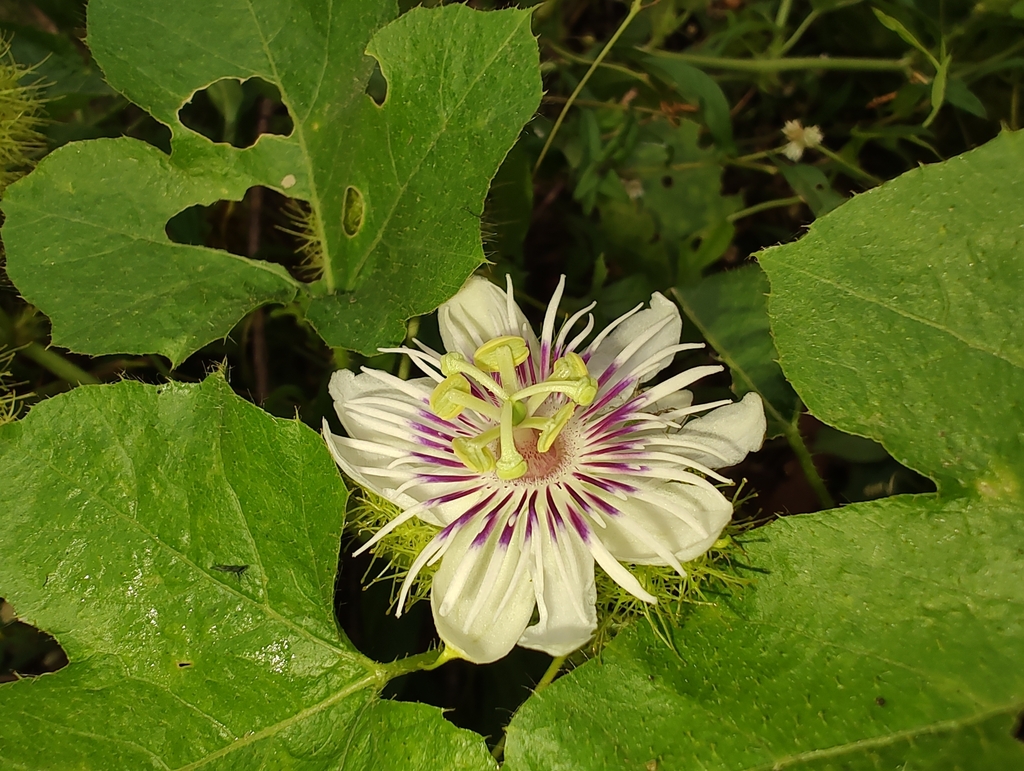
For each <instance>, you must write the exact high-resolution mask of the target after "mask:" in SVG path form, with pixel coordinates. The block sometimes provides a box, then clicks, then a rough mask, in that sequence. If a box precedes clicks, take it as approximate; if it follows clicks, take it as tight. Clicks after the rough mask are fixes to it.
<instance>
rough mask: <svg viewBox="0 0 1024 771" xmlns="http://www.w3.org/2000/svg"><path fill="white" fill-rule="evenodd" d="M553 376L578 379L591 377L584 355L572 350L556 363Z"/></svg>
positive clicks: (558, 378)
mask: <svg viewBox="0 0 1024 771" xmlns="http://www.w3.org/2000/svg"><path fill="white" fill-rule="evenodd" d="M551 376H552V377H553V378H554V379H555V380H578V379H579V378H581V377H590V371H589V370H588V369H587V363H586V362H585V361H583V357H582V356H580V355H579V354H576V353H572V352H571V351H570V352H569V353H567V354H565V356H563V357H562V358H561V359H559V360H558V361H556V362H555V363H554V365H553V366H552V368H551Z"/></svg>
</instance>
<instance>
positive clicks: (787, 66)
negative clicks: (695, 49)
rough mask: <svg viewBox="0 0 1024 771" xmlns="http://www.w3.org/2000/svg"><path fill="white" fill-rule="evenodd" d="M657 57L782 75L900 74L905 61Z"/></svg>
mask: <svg viewBox="0 0 1024 771" xmlns="http://www.w3.org/2000/svg"><path fill="white" fill-rule="evenodd" d="M658 57H659V58H665V59H677V60H679V61H683V62H687V63H689V64H693V65H695V66H698V67H708V68H711V69H720V70H736V71H740V72H784V71H786V70H850V71H865V72H902V71H903V70H906V69H907V67H908V66H909V62H908V60H906V59H861V58H850V57H834V58H833V57H829V56H794V57H790V58H786V57H782V58H778V59H729V58H722V57H718V56H706V55H704V54H688V53H677V52H675V51H662V52H659V53H658Z"/></svg>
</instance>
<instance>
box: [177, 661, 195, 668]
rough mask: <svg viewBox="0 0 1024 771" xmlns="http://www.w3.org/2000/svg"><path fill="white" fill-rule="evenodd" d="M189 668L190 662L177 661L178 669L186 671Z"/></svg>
mask: <svg viewBox="0 0 1024 771" xmlns="http://www.w3.org/2000/svg"><path fill="white" fill-rule="evenodd" d="M190 666H192V662H191V661H179V662H178V669H188V668H189V667H190Z"/></svg>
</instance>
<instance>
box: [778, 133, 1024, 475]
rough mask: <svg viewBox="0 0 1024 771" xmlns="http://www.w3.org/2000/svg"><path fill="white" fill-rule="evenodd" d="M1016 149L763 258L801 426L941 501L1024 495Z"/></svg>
mask: <svg viewBox="0 0 1024 771" xmlns="http://www.w3.org/2000/svg"><path fill="white" fill-rule="evenodd" d="M1021 168H1024V134H1022V133H1014V134H1011V133H1006V134H1003V135H1002V136H1000V137H998V138H997V139H995V140H993V141H992V142H990V143H988V144H987V145H985V146H984V147H982V148H980V149H978V150H975V151H973V152H970V153H967V154H966V155H963V156H960V157H958V158H953V159H952V160H950V161H947V162H946V163H939V164H934V165H932V166H924V167H921V168H919V169H915V170H914V171H911V172H908V173H906V174H904V175H903V176H902V177H900V178H899V179H897V180H894V181H893V182H891V183H889V184H887V185H883V186H882V187H879V188H876V189H874V190H871V191H869V192H867V193H864V194H862V195H859V196H856V197H855V198H853V199H852V200H850V201H848V202H847V203H845V204H843V206H842V207H841V208H840V209H838V210H837V211H835V212H833V213H832V214H831V215H829V216H827V217H824V218H822V219H820V220H818V221H816V222H815V223H814V224H813V225H812V226H811V228H810V232H809V233H808V234H807V236H806V237H805V238H803V239H802V240H800V241H798V242H797V243H795V244H789V245H786V246H782V247H776V248H775V249H769V250H768V251H766V252H765V253H764V254H763V255H762V256H761V264H762V265H763V266H764V269H765V271H766V272H767V273H768V277H769V278H770V279H771V287H772V294H771V302H770V312H771V315H772V328H773V331H774V333H775V339H776V344H777V346H778V349H779V359H780V362H781V364H782V367H783V369H784V370H785V371H786V375H787V376H788V377H789V379H790V381H791V382H792V383H793V385H794V386H795V387H796V390H797V392H798V393H800V395H801V396H803V398H804V402H805V403H806V404H807V406H808V407H809V408H810V409H811V411H812V412H813V413H814V414H815V415H817V416H818V417H820V418H822V419H823V420H825V421H827V422H828V423H831V424H832V425H835V426H837V427H839V428H841V429H843V430H845V431H849V432H850V433H854V434H860V435H863V436H869V437H871V438H873V439H877V440H878V441H880V442H881V443H882V444H883V445H884V446H885V447H886V449H887V450H889V452H890V453H892V455H893V456H894V457H895V458H896V459H897V460H899V461H900V462H901V463H904V464H905V465H907V466H910V467H911V468H914V469H916V470H918V471H920V472H922V473H924V474H927V475H928V476H931V477H932V478H934V479H935V480H936V482H938V484H939V488H940V490H946V489H947V488H948V491H949V492H954V491H955V489H956V488H957V487H959V486H960V485H969V486H971V487H975V488H978V489H981V490H982V491H983V492H984V491H985V490H990V491H994V492H996V493H998V494H1003V493H1010V492H1012V493H1014V494H1018V493H1019V492H1020V490H1021V482H1022V480H1024V432H1021V430H1020V427H1021V426H1022V425H1024V396H1022V394H1024V337H1022V336H1021V335H1020V330H1021V329H1024V303H1022V302H1021V297H1022V295H1024V259H1022V258H1024V229H1022V227H1021V225H1022V223H1024V176H1022V175H1021V174H1020V173H1019V171H1020V169H1021Z"/></svg>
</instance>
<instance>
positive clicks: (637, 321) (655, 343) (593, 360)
mask: <svg viewBox="0 0 1024 771" xmlns="http://www.w3.org/2000/svg"><path fill="white" fill-rule="evenodd" d="M665 319H669V321H668V323H667V324H665V326H664V327H663V328H662V329H661V331H659V332H658V334H656V335H655V336H654V337H653V338H651V339H650V340H648V341H647V342H646V343H645V344H644V345H643V346H641V347H640V349H639V350H638V351H636V352H635V353H634V354H633V355H632V356H630V357H629V361H627V362H624V363H623V365H622V369H623V370H624V371H627V372H628V370H629V368H630V366H636V365H638V364H640V363H641V362H644V361H647V360H648V359H650V358H651V357H652V356H654V355H655V354H657V353H658V351H660V350H663V349H665V348H668V347H669V346H671V345H675V344H676V343H678V342H679V335H680V334H681V333H682V331H683V321H682V319H681V318H680V316H679V309H678V308H676V305H675V303H673V302H671V301H669V300H667V299H665V297H664V296H663V295H662V294H661V293H659V292H655V293H654V294H653V295H651V307H650V308H649V309H647V310H642V311H640V312H639V313H637V314H635V315H633V316H632V317H630V318H628V319H626V321H624V322H623V323H622V324H620V325H619V326H618V327H616V328H615V331H613V332H612V333H611V334H610V335H608V337H607V338H605V339H604V340H603V341H602V342H601V344H600V345H599V347H598V349H597V350H596V351H594V353H593V355H592V356H591V357H590V360H589V361H588V362H587V367H588V368H589V369H590V373H591V374H592V375H593V376H594V377H597V376H599V375H600V374H601V373H602V372H604V371H605V370H606V369H607V368H608V365H609V364H611V363H612V361H614V359H615V357H616V356H618V355H619V354H620V353H621V352H622V350H623V349H624V348H626V346H628V345H629V344H630V343H631V342H633V341H634V340H636V339H637V338H638V337H640V336H641V335H642V334H643V333H644V332H646V331H647V330H649V329H651V328H652V327H654V326H655V325H657V324H660V323H661V322H662V321H664V320H665ZM671 362H672V358H671V357H666V358H665V360H664V362H663V363H662V364H661V366H660V367H655V368H653V369H650V370H649V371H648V372H647V373H646V374H645V375H644V377H643V379H642V380H641V382H645V381H647V380H650V379H651V378H652V377H654V376H655V375H657V374H658V373H659V372H660V371H661V370H662V369H664V368H665V367H667V366H668V365H669V364H670V363H671Z"/></svg>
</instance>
